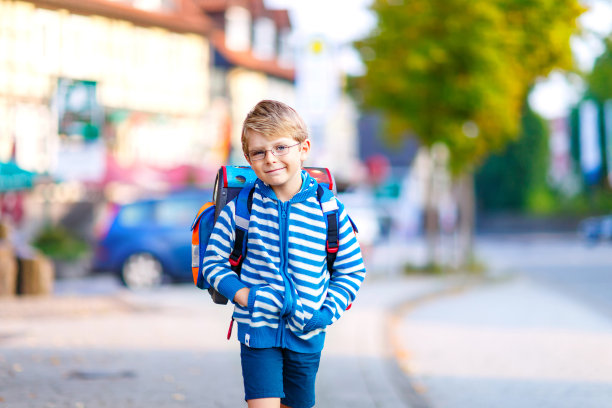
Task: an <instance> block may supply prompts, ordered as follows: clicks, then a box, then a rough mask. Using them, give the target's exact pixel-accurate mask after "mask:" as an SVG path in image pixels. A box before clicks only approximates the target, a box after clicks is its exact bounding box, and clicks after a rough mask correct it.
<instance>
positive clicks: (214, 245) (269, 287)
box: [202, 171, 365, 353]
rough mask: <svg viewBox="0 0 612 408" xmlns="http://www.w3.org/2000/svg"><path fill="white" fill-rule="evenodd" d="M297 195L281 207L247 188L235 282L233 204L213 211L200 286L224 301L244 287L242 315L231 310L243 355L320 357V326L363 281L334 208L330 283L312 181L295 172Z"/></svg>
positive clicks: (259, 187)
mask: <svg viewBox="0 0 612 408" xmlns="http://www.w3.org/2000/svg"><path fill="white" fill-rule="evenodd" d="M302 178H303V180H304V181H303V184H302V188H301V190H300V191H299V192H298V193H297V194H296V195H295V196H294V197H293V198H292V199H291V200H290V201H288V202H281V201H280V200H278V199H277V198H276V195H275V194H274V192H273V190H272V189H271V188H270V186H268V185H266V184H264V183H263V182H262V181H261V180H257V181H256V183H255V191H254V194H253V206H252V209H251V217H250V221H249V228H248V241H247V255H246V258H245V260H244V262H243V264H242V272H241V276H240V278H238V276H237V275H236V273H234V272H233V271H232V270H231V267H230V264H229V255H230V253H231V250H232V248H233V246H234V235H235V223H234V222H235V221H234V219H235V201H232V202H230V203H228V204H227V206H226V207H225V208H224V209H223V210H222V211H221V214H220V215H219V218H218V220H217V222H216V224H215V227H214V229H213V231H212V234H211V236H210V240H209V243H208V247H207V248H206V254H205V256H204V262H203V268H202V273H203V274H204V278H205V279H206V280H207V281H208V282H209V283H210V284H211V285H212V286H214V288H215V289H217V290H218V291H219V292H220V293H221V294H222V295H224V296H225V297H227V298H228V299H230V300H232V299H234V296H235V294H236V292H237V291H238V290H240V289H242V288H244V287H249V288H250V292H249V304H248V308H245V307H242V306H240V305H238V304H235V309H234V314H233V317H234V320H235V321H236V322H237V323H238V340H239V341H240V342H241V343H244V344H246V345H247V346H249V347H254V348H266V347H283V348H288V349H291V350H293V351H297V352H304V353H306V352H318V351H321V350H322V349H323V343H324V340H325V331H326V328H327V326H328V325H330V324H332V323H333V322H335V321H336V320H338V319H339V318H340V316H341V315H342V313H343V312H344V310H345V309H346V308H347V306H348V305H349V304H351V303H352V302H353V300H354V299H355V296H356V294H357V291H358V290H359V287H360V286H361V283H362V282H363V280H364V278H365V266H364V263H363V259H362V257H361V250H360V248H359V244H358V242H357V239H356V236H355V234H354V232H353V226H352V223H351V221H350V220H349V217H348V215H347V213H346V211H345V209H344V206H343V205H342V203H340V202H339V201H336V202H337V204H338V208H339V211H338V214H339V224H338V225H339V235H340V236H339V246H340V247H339V250H338V253H337V256H336V260H335V262H334V271H333V273H332V276H331V279H330V274H329V272H328V270H327V252H326V238H327V230H326V225H325V219H324V218H323V211H322V209H321V204H320V203H319V201H318V199H317V181H316V180H315V179H314V178H312V177H311V176H310V175H308V173H306V172H305V171H302Z"/></svg>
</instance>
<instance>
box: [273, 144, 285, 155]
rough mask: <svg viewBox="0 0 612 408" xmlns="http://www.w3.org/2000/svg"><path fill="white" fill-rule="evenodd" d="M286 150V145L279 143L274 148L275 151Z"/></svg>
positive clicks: (281, 151) (283, 151)
mask: <svg viewBox="0 0 612 408" xmlns="http://www.w3.org/2000/svg"><path fill="white" fill-rule="evenodd" d="M286 150H287V145H279V146H276V147H275V148H274V152H275V153H285V151H286Z"/></svg>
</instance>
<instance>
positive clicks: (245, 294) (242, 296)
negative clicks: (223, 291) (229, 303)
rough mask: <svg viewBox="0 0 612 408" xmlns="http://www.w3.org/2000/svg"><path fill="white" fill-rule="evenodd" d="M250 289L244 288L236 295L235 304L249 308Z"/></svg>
mask: <svg viewBox="0 0 612 408" xmlns="http://www.w3.org/2000/svg"><path fill="white" fill-rule="evenodd" d="M249 292H250V289H249V288H242V289H240V290H239V291H238V292H236V294H235V295H234V303H238V304H239V305H240V306H242V307H248V306H249Z"/></svg>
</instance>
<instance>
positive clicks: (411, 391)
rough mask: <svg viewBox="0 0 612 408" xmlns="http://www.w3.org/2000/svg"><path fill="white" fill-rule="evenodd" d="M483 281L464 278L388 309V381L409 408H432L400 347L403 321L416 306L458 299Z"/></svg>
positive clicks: (484, 279) (407, 352)
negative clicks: (458, 296) (457, 297)
mask: <svg viewBox="0 0 612 408" xmlns="http://www.w3.org/2000/svg"><path fill="white" fill-rule="evenodd" d="M485 281H487V278H486V277H473V276H468V277H465V276H464V277H463V278H462V279H461V281H460V282H457V283H452V282H451V283H449V284H448V286H446V287H442V288H440V289H438V290H434V291H432V292H429V293H424V294H422V295H420V296H416V297H415V298H412V299H408V300H406V301H403V302H400V303H398V304H397V305H395V306H392V307H391V308H390V309H389V312H388V313H387V316H386V322H385V326H386V341H387V344H388V345H389V348H390V350H391V355H392V358H390V359H389V369H390V370H391V372H392V376H391V378H393V379H394V382H395V386H396V387H397V389H398V390H400V391H401V394H402V395H403V396H404V398H405V400H406V401H407V402H408V403H409V405H410V406H411V407H412V408H433V405H432V404H431V402H430V401H429V400H428V398H427V396H426V393H427V388H426V387H425V385H424V384H422V383H421V382H420V381H419V380H418V379H416V378H415V377H414V375H413V373H412V370H411V368H410V357H411V353H410V350H408V349H406V347H405V346H404V345H403V344H402V339H401V336H400V334H399V329H400V327H401V322H402V319H403V317H404V316H405V315H406V314H408V313H410V312H411V311H412V310H413V309H415V308H416V307H418V306H421V305H423V304H426V303H429V302H432V301H434V300H438V299H441V298H444V297H447V296H453V295H458V294H460V293H463V292H465V291H467V290H470V289H472V288H474V287H476V286H477V285H480V284H482V283H483V282H485Z"/></svg>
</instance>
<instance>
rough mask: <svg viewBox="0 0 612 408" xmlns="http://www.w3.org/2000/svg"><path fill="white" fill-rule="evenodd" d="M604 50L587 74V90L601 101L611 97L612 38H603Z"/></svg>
mask: <svg viewBox="0 0 612 408" xmlns="http://www.w3.org/2000/svg"><path fill="white" fill-rule="evenodd" d="M604 45H605V50H604V52H603V54H601V55H600V56H599V57H598V58H597V60H595V64H594V65H593V70H592V71H591V73H590V74H589V75H587V84H588V91H589V93H590V94H591V95H593V96H594V97H595V98H597V100H598V101H599V102H601V103H603V102H605V101H606V100H608V99H612V81H611V80H610V78H612V38H606V39H604Z"/></svg>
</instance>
